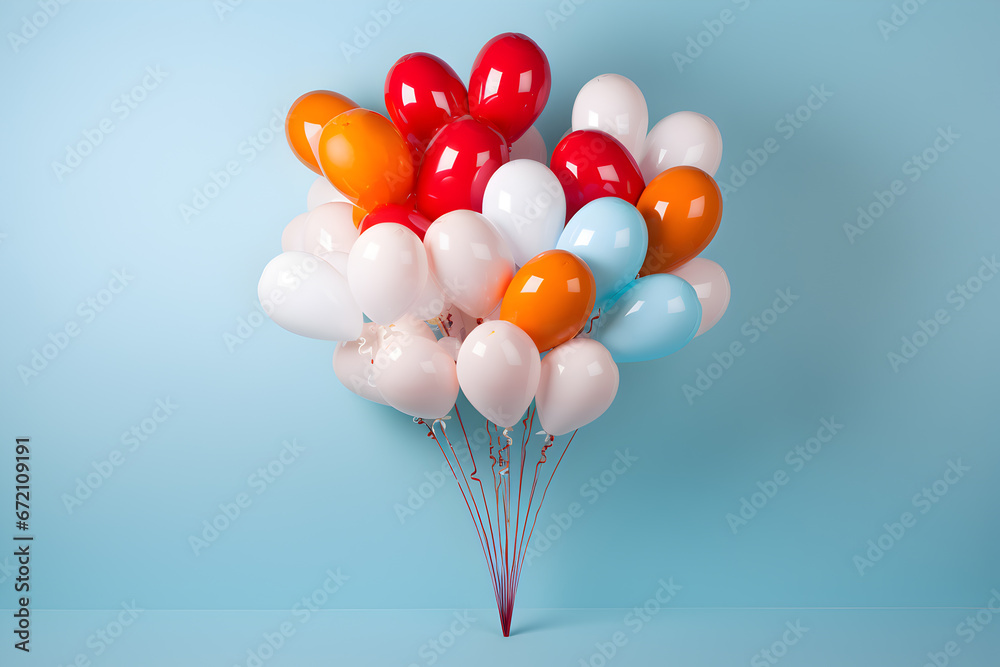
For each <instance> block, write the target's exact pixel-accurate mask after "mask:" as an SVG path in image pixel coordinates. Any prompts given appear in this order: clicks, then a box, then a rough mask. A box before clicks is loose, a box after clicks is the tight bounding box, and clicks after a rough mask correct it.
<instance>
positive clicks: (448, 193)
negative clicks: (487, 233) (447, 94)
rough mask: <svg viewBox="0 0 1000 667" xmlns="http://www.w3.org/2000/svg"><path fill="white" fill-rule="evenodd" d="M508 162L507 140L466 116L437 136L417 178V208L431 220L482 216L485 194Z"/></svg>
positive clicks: (484, 124) (487, 125) (428, 149)
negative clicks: (459, 213) (465, 212)
mask: <svg viewBox="0 0 1000 667" xmlns="http://www.w3.org/2000/svg"><path fill="white" fill-rule="evenodd" d="M508 158H509V151H508V149H507V140H506V139H504V137H503V135H501V134H500V133H499V132H497V130H496V129H495V128H494V127H493V126H491V125H489V124H488V123H481V122H479V121H478V120H476V119H475V118H472V117H471V116H463V117H462V118H459V119H458V120H454V121H452V122H450V123H448V124H447V125H445V126H444V127H443V128H441V130H440V131H439V132H438V133H437V134H436V135H434V138H433V139H432V140H431V145H430V146H428V147H427V152H426V153H425V154H424V163H423V165H422V166H421V167H420V175H419V176H418V177H417V208H418V209H420V212H421V213H423V214H424V215H426V216H427V217H428V218H430V219H431V220H436V219H437V218H438V217H440V216H441V215H444V214H445V213H447V212H449V211H455V210H458V209H469V210H471V211H476V212H477V213H482V210H483V193H484V192H485V191H486V183H487V182H489V180H490V177H491V176H492V175H493V172H495V171H496V170H497V169H499V168H500V165H502V164H505V163H506V162H507V160H508Z"/></svg>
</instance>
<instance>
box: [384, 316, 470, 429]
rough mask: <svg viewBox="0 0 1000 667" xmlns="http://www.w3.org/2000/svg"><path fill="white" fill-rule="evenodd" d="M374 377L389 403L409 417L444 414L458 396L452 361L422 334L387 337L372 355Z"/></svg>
mask: <svg viewBox="0 0 1000 667" xmlns="http://www.w3.org/2000/svg"><path fill="white" fill-rule="evenodd" d="M374 380H375V387H376V388H377V389H378V391H379V393H380V394H381V395H382V398H384V399H385V401H386V402H387V403H388V404H389V405H391V406H392V407H394V408H396V409H397V410H399V411H400V412H404V413H406V414H408V415H411V416H413V417H423V418H425V419H437V418H438V417H444V416H445V415H446V414H448V413H449V412H451V409H452V407H453V406H454V405H455V400H456V399H457V398H458V391H459V385H458V376H457V375H456V372H455V361H454V360H453V359H452V358H451V357H450V356H448V353H447V352H445V351H444V350H443V349H442V348H441V347H439V346H438V344H437V343H436V342H434V341H430V340H428V339H426V338H422V337H417V336H407V335H405V334H399V335H393V336H387V337H386V338H385V340H384V342H383V343H382V347H381V348H380V349H379V350H378V353H377V354H376V356H375V371H374Z"/></svg>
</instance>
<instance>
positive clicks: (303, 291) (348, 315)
mask: <svg viewBox="0 0 1000 667" xmlns="http://www.w3.org/2000/svg"><path fill="white" fill-rule="evenodd" d="M257 296H258V298H259V299H260V303H261V306H262V307H263V308H264V312H265V313H267V315H268V317H270V318H271V319H272V320H274V321H275V323H277V324H278V325H279V326H281V327H283V328H285V329H287V330H288V331H291V332H292V333H296V334H299V335H300V336H307V337H309V338H319V339H321V340H353V339H355V338H357V337H358V336H360V335H361V327H362V325H363V324H364V318H363V317H362V316H361V309H360V308H359V307H358V304H357V302H356V301H355V300H354V297H353V296H352V295H351V290H350V288H349V287H348V285H347V279H346V278H344V276H342V275H341V274H340V273H339V272H338V271H337V270H336V269H335V268H333V266H331V265H330V264H328V263H327V262H326V261H324V260H322V259H320V258H319V257H316V256H315V255H312V254H310V253H307V252H301V251H298V250H292V251H289V252H283V253H281V254H280V255H278V256H277V257H275V258H274V259H272V260H271V261H270V262H268V264H267V266H265V267H264V272H263V273H262V274H261V276H260V282H258V284H257Z"/></svg>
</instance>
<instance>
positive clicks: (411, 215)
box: [358, 202, 431, 241]
mask: <svg viewBox="0 0 1000 667" xmlns="http://www.w3.org/2000/svg"><path fill="white" fill-rule="evenodd" d="M382 222H395V223H397V224H400V225H403V226H404V227H408V228H409V230H410V231H411V232H413V233H414V234H416V235H417V238H418V239H420V240H421V241H423V240H424V234H426V233H427V228H428V227H430V226H431V221H430V220H428V219H427V217H426V216H424V214H423V213H421V212H420V211H418V210H416V209H415V208H413V202H408V203H406V204H382V205H381V206H376V207H375V210H373V211H372V212H371V213H369V214H368V215H366V216H365V217H364V218H362V219H361V225H360V226H359V227H358V231H360V232H362V233H364V232H365V231H367V230H369V229H371V228H372V227H373V226H374V225H377V224H379V223H382Z"/></svg>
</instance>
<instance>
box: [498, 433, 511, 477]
mask: <svg viewBox="0 0 1000 667" xmlns="http://www.w3.org/2000/svg"><path fill="white" fill-rule="evenodd" d="M509 432H510V429H509V428H505V429H504V430H503V437H504V438H506V439H507V444H506V445H504V446H503V447H501V448H500V452H499V453H500V475H501V476H503V475H506V474H507V473H508V472H509V471H510V446H511V445H513V444H514V441H513V440H512V439H511V437H510V433H509ZM504 452H507V458H506V459H504Z"/></svg>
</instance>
